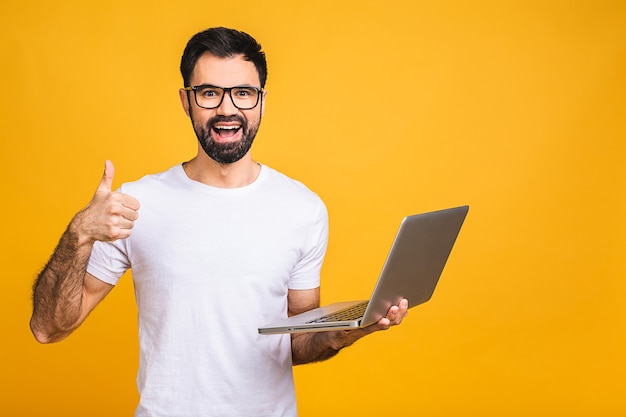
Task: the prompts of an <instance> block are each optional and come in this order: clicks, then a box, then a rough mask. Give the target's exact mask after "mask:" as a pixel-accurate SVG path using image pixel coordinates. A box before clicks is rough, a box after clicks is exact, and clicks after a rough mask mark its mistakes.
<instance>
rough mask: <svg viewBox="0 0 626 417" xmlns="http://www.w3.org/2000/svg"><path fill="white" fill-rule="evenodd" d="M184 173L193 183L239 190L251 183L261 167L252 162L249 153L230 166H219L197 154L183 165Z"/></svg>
mask: <svg viewBox="0 0 626 417" xmlns="http://www.w3.org/2000/svg"><path fill="white" fill-rule="evenodd" d="M183 168H184V169H185V173H186V174H187V176H188V177H189V178H191V179H192V180H194V181H198V182H201V183H203V184H206V185H210V186H213V187H219V188H240V187H245V186H246V185H249V184H251V183H253V182H254V181H255V180H256V178H257V177H258V176H259V173H260V172H261V166H260V165H259V164H258V163H256V162H254V161H253V160H252V157H251V155H250V153H248V154H247V155H245V156H244V157H243V158H241V159H240V160H239V161H237V162H234V163H232V164H220V163H218V162H215V161H214V160H212V159H211V158H209V157H208V156H207V155H206V154H201V153H199V154H198V155H197V156H196V157H195V158H193V159H192V160H191V161H189V162H185V163H184V164H183Z"/></svg>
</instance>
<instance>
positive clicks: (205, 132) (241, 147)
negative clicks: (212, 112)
mask: <svg viewBox="0 0 626 417" xmlns="http://www.w3.org/2000/svg"><path fill="white" fill-rule="evenodd" d="M219 122H238V123H239V124H240V125H241V127H240V128H239V129H240V130H241V133H242V134H241V139H240V140H238V141H236V142H226V143H223V142H217V141H216V140H215V139H214V137H213V128H212V126H213V125H214V124H215V123H219ZM191 123H192V125H193V130H194V132H196V137H197V138H198V141H199V142H200V146H202V149H204V152H205V153H206V154H207V155H208V156H209V157H210V158H211V159H213V160H214V161H215V162H217V163H219V164H232V163H234V162H237V161H239V160H240V159H241V158H243V157H244V156H245V155H246V154H247V153H248V151H249V150H250V148H251V147H252V142H254V138H255V137H256V134H257V132H258V130H259V126H260V124H261V120H260V119H259V121H258V122H257V123H256V124H249V123H248V121H247V120H246V119H245V118H244V117H242V116H239V115H234V116H219V115H218V116H214V117H212V118H210V119H209V120H208V121H207V122H206V125H204V126H202V125H199V124H196V122H195V121H194V119H193V116H192V117H191Z"/></svg>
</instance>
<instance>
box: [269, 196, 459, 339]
mask: <svg viewBox="0 0 626 417" xmlns="http://www.w3.org/2000/svg"><path fill="white" fill-rule="evenodd" d="M468 210H469V206H462V207H455V208H450V209H446V210H439V211H433V212H430V213H424V214H416V215H413V216H407V217H405V218H404V219H403V220H402V223H401V224H400V228H399V229H398V233H397V234H396V238H395V239H394V242H393V245H392V246H391V250H390V251H389V254H388V255H387V260H386V261H385V264H384V266H383V269H382V272H381V273H380V276H379V278H378V282H377V283H376V287H375V288H374V292H373V293H372V296H371V298H370V299H369V300H361V301H349V302H339V303H334V304H330V305H328V306H325V307H320V308H316V309H313V310H310V311H307V312H305V313H302V314H298V315H295V316H291V317H289V318H286V319H283V320H279V321H277V322H274V323H270V324H268V325H265V326H263V327H261V328H259V333H261V334H277V333H299V332H320V331H328V330H340V329H344V330H346V329H353V328H358V327H365V326H368V325H370V324H373V323H376V322H377V321H378V320H380V319H381V318H382V317H385V316H386V315H387V311H388V310H389V308H390V307H391V306H394V305H398V304H399V303H400V301H401V300H402V299H403V298H406V299H407V300H408V301H409V308H411V307H415V306H416V305H419V304H422V303H425V302H426V301H428V300H429V299H430V298H431V296H432V294H433V291H434V290H435V286H436V285H437V282H438V281H439V276H440V275H441V272H442V271H443V268H444V266H445V264H446V261H447V260H448V256H449V255H450V251H451V250H452V247H453V246H454V242H455V241H456V238H457V235H458V234H459V231H460V230H461V226H462V225H463V221H464V220H465V216H466V215H467V212H468Z"/></svg>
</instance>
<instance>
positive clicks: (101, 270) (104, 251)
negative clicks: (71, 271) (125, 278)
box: [87, 239, 130, 285]
mask: <svg viewBox="0 0 626 417" xmlns="http://www.w3.org/2000/svg"><path fill="white" fill-rule="evenodd" d="M129 268H130V261H129V257H128V251H127V239H120V240H117V241H115V242H96V243H94V246H93V249H92V251H91V256H90V258H89V264H88V265H87V272H88V273H90V274H91V275H93V276H94V277H96V278H98V279H99V280H101V281H104V282H106V283H108V284H111V285H115V284H117V282H118V281H119V279H120V277H121V276H122V275H124V272H126V271H127V270H128V269H129Z"/></svg>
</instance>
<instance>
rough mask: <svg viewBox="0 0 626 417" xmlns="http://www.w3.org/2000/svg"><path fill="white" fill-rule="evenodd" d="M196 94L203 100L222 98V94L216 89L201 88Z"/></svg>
mask: <svg viewBox="0 0 626 417" xmlns="http://www.w3.org/2000/svg"><path fill="white" fill-rule="evenodd" d="M196 94H197V95H198V96H199V97H202V98H216V97H220V95H221V94H222V92H221V90H219V89H217V88H214V87H200V88H198V89H197V90H196Z"/></svg>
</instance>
